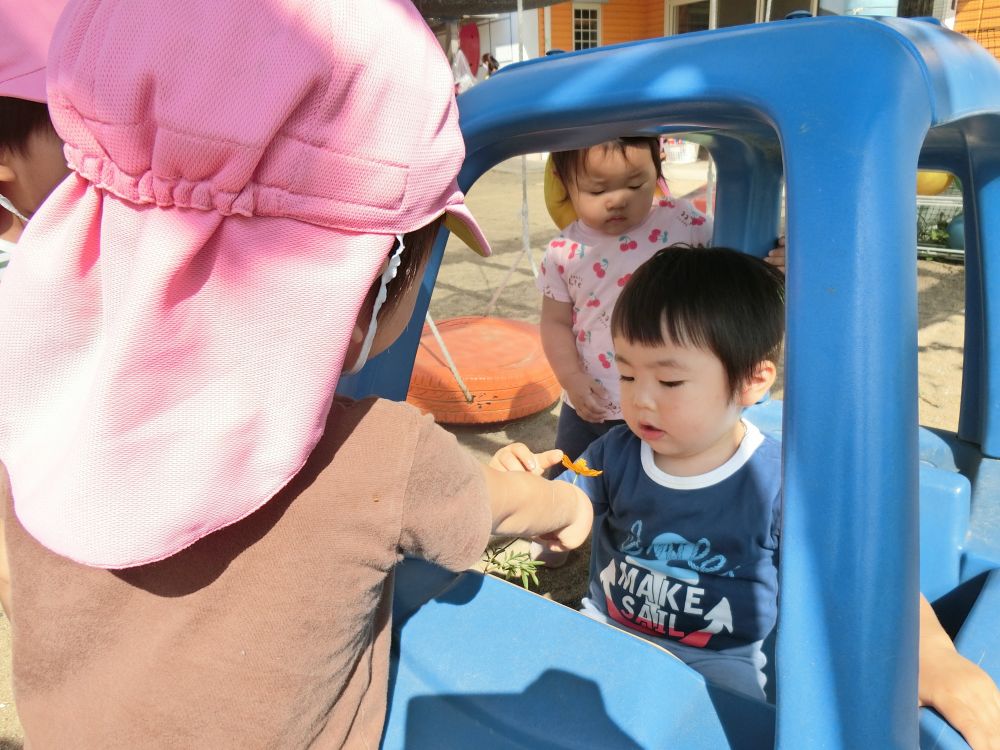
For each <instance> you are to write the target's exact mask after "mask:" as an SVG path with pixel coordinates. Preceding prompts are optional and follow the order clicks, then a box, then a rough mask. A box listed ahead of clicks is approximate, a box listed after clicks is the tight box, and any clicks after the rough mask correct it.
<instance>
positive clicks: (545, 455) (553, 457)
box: [535, 448, 563, 474]
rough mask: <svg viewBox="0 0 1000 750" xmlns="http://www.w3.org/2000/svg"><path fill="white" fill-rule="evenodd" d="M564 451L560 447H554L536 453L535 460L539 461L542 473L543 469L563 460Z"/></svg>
mask: <svg viewBox="0 0 1000 750" xmlns="http://www.w3.org/2000/svg"><path fill="white" fill-rule="evenodd" d="M562 457H563V452H562V451H561V450H559V449H558V448H553V449H552V450H550V451H544V452H542V453H536V454H535V461H537V462H538V467H539V471H538V473H539V474H540V473H541V472H542V471H543V470H545V469H547V468H549V467H550V466H555V465H556V464H557V463H559V462H561V461H562Z"/></svg>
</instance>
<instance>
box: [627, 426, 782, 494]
mask: <svg viewBox="0 0 1000 750" xmlns="http://www.w3.org/2000/svg"><path fill="white" fill-rule="evenodd" d="M740 421H741V422H742V423H743V426H744V427H745V428H746V434H745V435H744V436H743V439H742V440H741V441H740V445H739V447H738V448H737V449H736V452H735V453H734V454H733V455H732V456H731V457H730V459H729V460H728V461H726V462H725V463H724V464H722V465H721V466H718V467H716V468H714V469H712V470H711V471H709V472H706V473H705V474H696V475H695V476H693V477H678V476H675V475H673V474H668V473H667V472H665V471H663V469H661V468H660V467H659V466H657V465H656V461H655V460H653V449H652V448H650V447H649V443H647V442H646V441H644V440H642V441H640V448H639V455H640V456H641V458H642V468H643V470H644V471H645V472H646V476H648V477H649V478H650V479H652V480H653V481H654V482H656V483H657V484H659V485H662V486H663V487H668V488H670V489H673V490H699V489H702V488H704V487H711V486H712V485H715V484H718V483H719V482H721V481H723V480H725V479H728V478H729V477H731V476H732V475H733V474H735V473H736V472H737V471H739V470H740V469H742V468H743V466H744V464H746V462H747V461H749V460H750V457H751V456H752V455H753V454H754V451H756V450H757V449H758V448H759V447H760V444H761V443H763V442H764V435H763V434H762V433H761V431H760V430H758V429H757V427H756V426H755V425H754V424H752V423H750V422H748V421H746V420H745V419H741V420H740Z"/></svg>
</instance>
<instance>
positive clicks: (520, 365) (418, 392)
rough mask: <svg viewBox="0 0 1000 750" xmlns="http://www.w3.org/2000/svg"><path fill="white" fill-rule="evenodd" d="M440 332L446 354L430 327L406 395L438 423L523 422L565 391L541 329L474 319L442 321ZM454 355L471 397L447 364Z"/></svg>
mask: <svg viewBox="0 0 1000 750" xmlns="http://www.w3.org/2000/svg"><path fill="white" fill-rule="evenodd" d="M437 328H438V332H439V333H440V335H441V338H442V339H443V340H444V342H445V348H446V349H447V354H445V352H444V351H442V349H441V347H440V345H439V344H438V342H437V339H436V338H435V337H434V335H433V332H432V331H431V329H430V326H428V325H425V326H424V332H423V335H422V336H421V337H420V346H419V347H418V348H417V356H416V359H415V360H414V363H413V375H412V376H411V378H410V390H409V393H408V394H407V396H406V400H407V402H408V403H410V404H413V405H414V406H416V407H417V408H419V409H420V410H422V411H424V412H429V413H431V414H433V415H434V419H435V420H436V421H438V422H441V423H443V424H488V423H491V422H506V421H508V420H511V419H520V418H521V417H526V416H529V415H531V414H535V413H537V412H540V411H542V410H543V409H546V408H547V407H549V406H551V405H552V404H553V403H555V401H556V400H557V399H558V398H559V396H560V394H561V393H562V388H561V387H560V386H559V381H558V380H556V376H555V375H554V374H553V372H552V368H550V367H549V363H548V360H546V359H545V353H544V352H543V351H542V343H541V338H540V337H539V333H538V326H536V325H533V324H531V323H528V322H525V321H521V320H509V319H507V318H489V317H478V316H470V317H461V318H451V319H449V320H444V321H441V322H439V323H438V324H437ZM449 355H450V357H451V359H452V360H453V362H454V365H455V369H456V370H457V371H458V373H459V375H460V376H461V381H462V383H464V385H465V388H466V390H467V392H468V396H466V393H464V392H463V389H462V387H461V385H460V384H459V382H458V380H457V379H456V377H455V375H454V374H453V373H452V370H451V368H450V367H449V365H448V356H449ZM469 397H471V400H470V398H469Z"/></svg>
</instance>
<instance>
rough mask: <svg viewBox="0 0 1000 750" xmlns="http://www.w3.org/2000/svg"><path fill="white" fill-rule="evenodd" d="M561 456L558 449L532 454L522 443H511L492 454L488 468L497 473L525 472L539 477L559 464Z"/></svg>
mask: <svg viewBox="0 0 1000 750" xmlns="http://www.w3.org/2000/svg"><path fill="white" fill-rule="evenodd" d="M562 455H563V453H562V451H561V450H558V449H553V450H550V451H545V452H544V453H532V451H531V449H530V448H529V447H528V446H526V445H525V444H524V443H511V444H510V445H505V446H504V447H503V448H501V449H500V450H498V451H497V452H496V453H494V454H493V458H491V459H490V462H489V466H491V467H492V468H494V469H496V470H497V471H526V472H528V473H529V474H536V475H538V476H541V474H542V472H544V471H545V470H546V469H547V468H549V467H550V466H554V465H555V464H557V463H559V462H560V461H561V460H562Z"/></svg>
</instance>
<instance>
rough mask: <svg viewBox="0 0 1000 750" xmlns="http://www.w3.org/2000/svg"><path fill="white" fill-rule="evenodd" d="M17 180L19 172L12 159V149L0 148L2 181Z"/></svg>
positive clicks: (0, 176)
mask: <svg viewBox="0 0 1000 750" xmlns="http://www.w3.org/2000/svg"><path fill="white" fill-rule="evenodd" d="M15 180H17V172H15V171H14V167H13V165H12V164H11V160H10V151H9V150H8V149H6V148H0V182H14V181H15Z"/></svg>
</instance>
